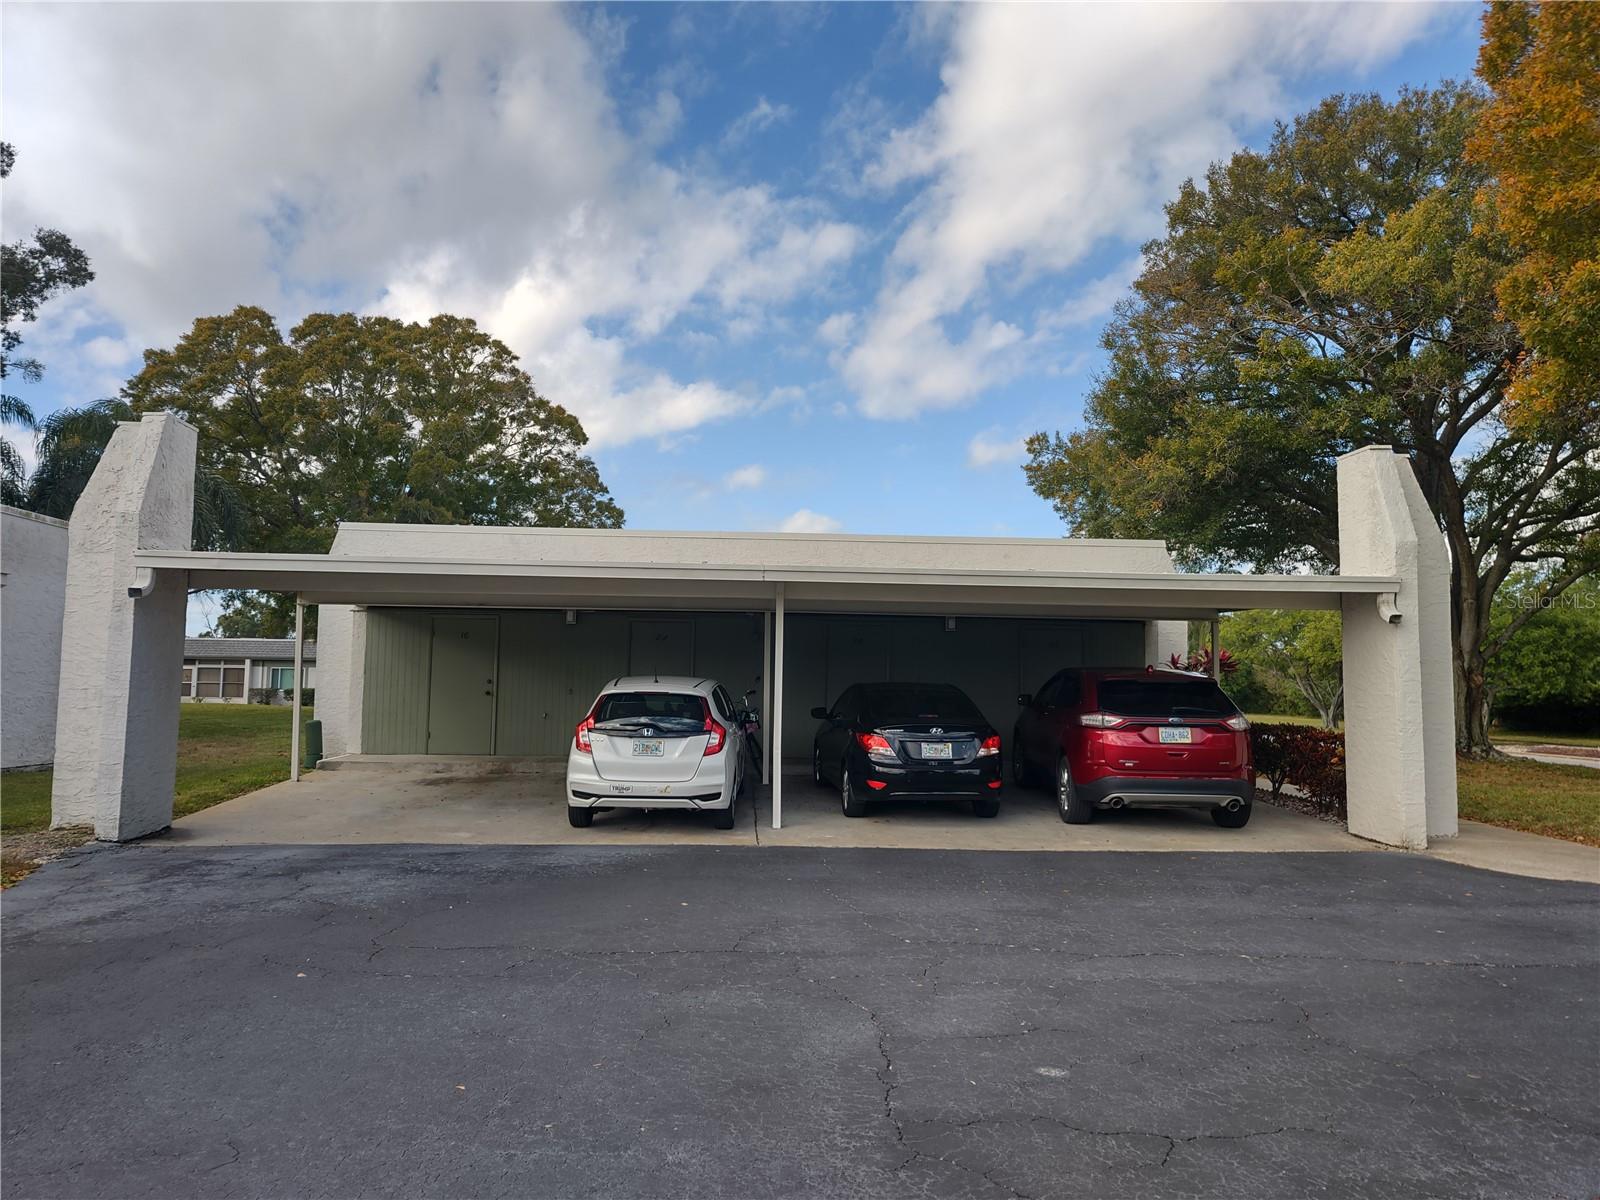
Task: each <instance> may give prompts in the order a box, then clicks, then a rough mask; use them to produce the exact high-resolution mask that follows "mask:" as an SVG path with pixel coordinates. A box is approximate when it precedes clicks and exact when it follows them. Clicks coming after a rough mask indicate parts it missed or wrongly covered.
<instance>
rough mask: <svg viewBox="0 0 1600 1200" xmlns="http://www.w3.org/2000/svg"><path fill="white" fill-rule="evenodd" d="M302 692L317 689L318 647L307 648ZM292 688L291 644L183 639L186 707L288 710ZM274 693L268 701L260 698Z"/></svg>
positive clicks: (284, 640)
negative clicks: (194, 703) (196, 703)
mask: <svg viewBox="0 0 1600 1200" xmlns="http://www.w3.org/2000/svg"><path fill="white" fill-rule="evenodd" d="M304 657H305V677H304V678H303V679H302V680H301V681H300V686H301V687H302V688H312V687H315V686H316V682H315V679H316V658H317V644H316V643H315V642H307V643H306V648H305V656H304ZM293 687H294V640H293V639H292V638H205V637H199V638H185V639H184V641H183V683H182V686H181V689H180V691H179V693H178V694H179V696H180V697H181V698H182V699H183V700H185V701H191V700H209V701H214V702H215V701H222V702H225V703H228V704H244V703H247V702H248V701H250V700H256V701H268V702H270V703H277V704H287V703H288V702H289V700H288V696H287V695H285V694H283V693H287V692H288V691H289V690H290V689H292V688H293ZM267 692H273V693H278V694H276V695H272V696H267V695H265V694H263V693H267Z"/></svg>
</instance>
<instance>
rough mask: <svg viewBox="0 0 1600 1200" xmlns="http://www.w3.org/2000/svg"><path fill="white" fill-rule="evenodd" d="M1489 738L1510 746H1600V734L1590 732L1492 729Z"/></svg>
mask: <svg viewBox="0 0 1600 1200" xmlns="http://www.w3.org/2000/svg"><path fill="white" fill-rule="evenodd" d="M1489 740H1490V741H1492V742H1496V743H1503V744H1505V745H1509V746H1540V745H1544V746H1600V736H1596V735H1595V734H1589V733H1508V732H1506V731H1505V730H1504V729H1491V730H1489Z"/></svg>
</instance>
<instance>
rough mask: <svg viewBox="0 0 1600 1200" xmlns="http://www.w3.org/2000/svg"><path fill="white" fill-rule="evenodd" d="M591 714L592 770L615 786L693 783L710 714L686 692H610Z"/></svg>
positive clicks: (706, 738) (696, 697) (708, 733)
mask: <svg viewBox="0 0 1600 1200" xmlns="http://www.w3.org/2000/svg"><path fill="white" fill-rule="evenodd" d="M591 715H592V717H593V720H594V725H593V727H592V728H591V729H590V731H589V743H590V746H591V747H592V751H591V752H592V754H593V756H594V769H595V771H596V773H597V774H599V776H600V778H602V779H606V780H611V781H614V782H617V783H683V782H686V781H687V780H690V779H693V778H694V776H695V772H696V771H698V770H699V769H700V760H701V759H702V758H703V757H705V752H706V746H707V745H708V744H709V743H710V741H711V730H710V728H709V726H708V722H709V721H710V719H711V714H710V712H709V711H707V709H706V705H705V701H704V700H703V699H702V698H701V697H700V696H699V695H697V694H695V693H692V692H689V693H685V692H610V693H607V694H606V695H604V696H602V697H600V700H599V703H597V704H596V705H595V710H594V712H593V714H591Z"/></svg>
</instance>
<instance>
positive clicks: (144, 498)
mask: <svg viewBox="0 0 1600 1200" xmlns="http://www.w3.org/2000/svg"><path fill="white" fill-rule="evenodd" d="M195 445H196V443H195V431H194V429H193V428H192V427H191V426H189V425H186V424H184V423H183V422H182V421H180V420H179V419H178V418H177V417H174V416H172V415H170V414H167V413H152V414H148V415H146V416H145V418H144V419H143V420H142V421H137V422H134V421H129V422H124V423H122V424H120V425H118V426H117V430H116V432H115V433H114V434H113V435H112V438H111V441H110V443H109V444H108V445H107V446H106V449H105V453H104V454H102V455H101V458H100V465H99V466H98V467H97V468H96V469H95V473H94V476H93V478H92V479H91V480H90V481H89V486H88V487H87V488H85V489H84V492H83V495H82V496H81V497H79V499H78V503H77V507H76V508H75V509H74V510H73V514H72V521H71V523H70V525H69V527H68V543H69V550H68V559H67V592H66V609H65V614H64V617H63V621H62V636H61V693H60V699H59V702H58V704H57V708H56V714H57V716H56V770H55V782H54V787H53V791H52V794H51V824H52V825H53V826H55V827H60V826H62V825H93V826H94V831H95V836H96V837H97V838H100V839H101V840H102V841H127V840H129V839H131V838H136V837H142V836H144V835H145V834H148V833H154V832H156V831H157V830H160V829H164V828H166V827H167V826H168V825H170V824H171V823H172V791H173V781H174V777H175V774H176V769H177V755H178V680H179V672H180V670H181V665H182V662H183V625H184V616H185V611H186V609H187V606H188V605H187V601H188V597H187V594H186V591H185V587H184V584H185V576H184V575H183V573H182V572H166V571H160V572H156V573H155V579H154V588H153V590H151V591H150V592H149V594H147V595H145V596H143V597H140V598H137V599H136V598H134V597H133V596H130V595H129V588H130V587H131V586H132V585H134V584H135V582H136V578H135V575H134V569H133V553H134V550H135V549H141V548H143V549H157V550H160V549H173V550H177V549H187V548H188V547H189V544H190V527H191V524H192V522H193V519H194V467H195Z"/></svg>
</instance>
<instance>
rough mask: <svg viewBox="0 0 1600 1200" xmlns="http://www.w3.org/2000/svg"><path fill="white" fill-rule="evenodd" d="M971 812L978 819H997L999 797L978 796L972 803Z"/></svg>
mask: <svg viewBox="0 0 1600 1200" xmlns="http://www.w3.org/2000/svg"><path fill="white" fill-rule="evenodd" d="M972 812H973V815H974V816H979V817H998V816H999V815H1000V797H999V796H979V797H978V798H977V799H976V800H974V801H973V802H972Z"/></svg>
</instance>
